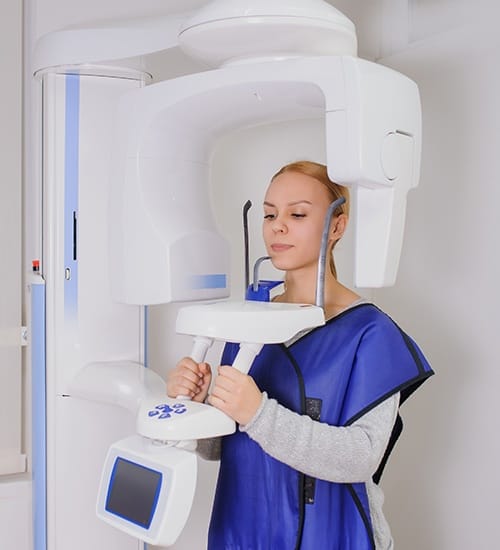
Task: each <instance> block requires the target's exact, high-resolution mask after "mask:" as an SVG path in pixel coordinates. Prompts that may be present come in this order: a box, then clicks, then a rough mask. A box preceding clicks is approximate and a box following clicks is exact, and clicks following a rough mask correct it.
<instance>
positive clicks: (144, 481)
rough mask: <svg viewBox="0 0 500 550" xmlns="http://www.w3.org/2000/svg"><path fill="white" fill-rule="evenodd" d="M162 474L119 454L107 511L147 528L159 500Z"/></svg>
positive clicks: (114, 468)
mask: <svg viewBox="0 0 500 550" xmlns="http://www.w3.org/2000/svg"><path fill="white" fill-rule="evenodd" d="M161 480H162V474H161V472H156V471H155V470H151V469H149V468H146V467H145V466H141V465H140V464H135V463H134V462H130V461H129V460H125V459H123V458H120V457H118V458H117V459H116V461H115V464H114V466H113V471H112V473H111V481H110V483H109V489H108V497H107V499H106V510H107V511H108V512H111V513H112V514H115V515H117V516H120V517H122V518H124V519H126V520H128V521H131V522H132V523H135V524H136V525H140V526H141V527H144V528H146V529H148V528H149V526H150V525H151V521H152V519H153V514H154V512H155V509H156V504H157V503H158V496H159V494H160V487H161Z"/></svg>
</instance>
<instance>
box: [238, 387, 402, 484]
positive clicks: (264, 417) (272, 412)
mask: <svg viewBox="0 0 500 550" xmlns="http://www.w3.org/2000/svg"><path fill="white" fill-rule="evenodd" d="M398 407H399V394H396V395H393V396H391V397H389V398H388V399H386V400H385V401H383V402H382V403H381V404H380V405H378V406H377V407H375V408H374V409H372V410H371V411H369V412H368V413H366V414H365V415H364V416H362V417H361V418H360V419H359V420H357V421H356V422H355V423H354V424H352V425H351V426H348V427H345V428H343V427H336V426H330V425H329V424H325V423H322V422H318V421H315V420H312V419H311V418H309V417H308V416H306V415H299V414H297V413H295V412H293V411H291V410H289V409H287V408H285V407H283V406H282V405H280V404H279V403H278V402H277V401H275V400H274V399H269V398H268V397H267V394H265V393H264V396H263V399H262V403H261V406H260V407H259V409H258V411H257V413H256V414H255V416H254V417H253V418H252V420H251V421H250V422H249V423H248V424H246V425H245V426H240V430H241V431H243V432H246V433H247V434H248V435H249V436H250V437H251V438H252V439H253V440H255V441H256V442H257V443H258V444H259V445H260V446H261V447H262V449H263V450H264V451H265V452H266V453H268V454H269V455H271V456H272V457H274V458H276V459H277V460H279V461H280V462H283V463H285V464H287V465H288V466H291V467H292V468H294V469H296V470H299V471H300V472H303V473H304V474H306V475H309V476H312V477H316V478H319V479H325V480H327V481H333V482H337V483H356V482H363V481H367V480H369V479H371V477H372V476H373V474H374V473H375V472H376V470H377V468H378V465H379V463H380V461H381V460H382V457H383V456H384V452H385V449H386V447H387V444H388V441H389V438H390V435H391V432H392V428H393V426H394V423H395V421H396V417H397V413H398Z"/></svg>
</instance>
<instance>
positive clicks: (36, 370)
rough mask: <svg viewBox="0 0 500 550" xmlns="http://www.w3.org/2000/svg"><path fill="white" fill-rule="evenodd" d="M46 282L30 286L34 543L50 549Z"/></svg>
mask: <svg viewBox="0 0 500 550" xmlns="http://www.w3.org/2000/svg"><path fill="white" fill-rule="evenodd" d="M45 357H46V355H45V284H43V282H42V281H41V282H40V284H32V285H31V372H32V375H31V377H32V385H33V388H36V391H34V392H33V397H32V400H33V401H32V446H33V450H32V455H33V546H34V550H46V549H47V450H46V433H47V427H46V392H45V388H46V377H45Z"/></svg>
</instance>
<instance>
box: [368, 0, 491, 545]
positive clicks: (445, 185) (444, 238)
mask: <svg viewBox="0 0 500 550" xmlns="http://www.w3.org/2000/svg"><path fill="white" fill-rule="evenodd" d="M487 15H488V17H489V18H491V20H492V21H496V20H498V19H497V18H498V15H499V10H498V8H496V9H493V10H491V11H489V12H487ZM401 24H404V21H401ZM421 30H422V33H423V34H425V32H424V31H425V29H423V28H422V29H421ZM499 48H500V42H499V41H497V40H495V39H494V37H493V35H492V33H491V32H490V31H489V30H488V29H487V26H486V24H482V25H480V26H479V27H473V26H470V27H465V28H456V29H454V31H453V32H451V33H449V32H442V33H441V32H438V31H436V29H435V28H433V32H432V37H431V38H430V39H428V40H423V41H422V40H420V41H415V42H413V44H409V45H408V46H407V47H405V48H403V49H402V51H400V52H399V53H398V54H397V55H394V56H392V57H388V58H385V59H382V62H383V63H386V64H388V65H390V66H392V67H394V68H396V69H398V70H400V71H401V72H404V73H406V74H408V75H409V76H410V77H411V78H413V79H414V80H415V81H416V82H417V83H418V85H419V88H420V92H421V96H422V104H423V127H424V135H423V160H422V176H421V184H420V187H419V188H418V189H417V190H416V191H414V192H412V193H411V194H410V197H409V202H408V206H409V208H408V219H407V231H406V240H405V245H404V249H403V255H402V259H401V268H400V273H399V277H398V282H397V284H396V286H395V287H394V288H391V289H386V290H384V291H380V292H377V293H376V298H377V300H378V302H379V304H381V305H382V307H384V308H385V309H386V310H388V311H389V312H390V313H391V314H392V315H393V316H394V317H395V318H396V319H397V320H398V321H400V323H401V324H402V325H403V327H404V328H406V329H407V330H408V331H409V332H410V334H412V335H414V336H415V338H416V339H417V341H418V342H419V343H420V344H421V346H422V347H423V349H424V350H425V352H426V353H427V355H428V357H429V359H430V361H431V363H432V365H433V366H434V368H435V371H436V373H437V375H436V376H435V377H434V378H433V379H431V381H429V382H428V383H427V384H426V386H425V387H424V388H423V389H422V390H421V391H420V392H419V395H418V396H417V397H416V398H415V399H414V401H411V402H409V403H408V406H407V407H405V411H404V418H405V420H406V433H403V437H402V441H401V443H400V445H399V446H398V448H397V450H396V452H395V454H394V456H393V458H392V460H391V462H390V465H389V467H388V470H387V475H386V476H385V479H384V480H383V485H384V488H385V490H386V502H387V504H386V511H387V514H388V517H389V520H390V523H391V525H392V528H393V531H394V535H395V538H396V548H404V549H405V550H417V549H418V550H420V549H422V548H425V549H428V550H469V549H471V548H474V549H480V550H490V549H492V548H496V547H497V546H498V542H497V523H498V520H497V511H498V498H497V496H498V492H499V490H500V476H499V475H498V464H499V463H500V444H499V441H498V437H497V430H496V427H497V424H498V417H499V414H500V407H499V400H498V397H497V393H498V392H497V388H498V385H499V383H500V374H499V370H498V356H497V345H496V342H497V339H498V332H499V329H500V323H499V321H498V306H499V305H500V300H499V294H498V281H499V280H500V260H499V257H498V247H499V241H498V238H499V237H498V235H499V234H500V217H499V215H498V205H499V204H500V187H499V186H498V173H499V171H500V156H499V154H498V150H499V148H500V110H499V108H498V98H499V97H500V73H499V71H498V69H497V68H498V51H499Z"/></svg>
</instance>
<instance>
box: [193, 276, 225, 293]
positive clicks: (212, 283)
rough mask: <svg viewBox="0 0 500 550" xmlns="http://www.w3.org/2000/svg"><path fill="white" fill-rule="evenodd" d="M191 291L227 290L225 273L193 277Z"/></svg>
mask: <svg viewBox="0 0 500 550" xmlns="http://www.w3.org/2000/svg"><path fill="white" fill-rule="evenodd" d="M190 287H191V289H193V290H201V289H204V288H226V287H227V277H226V274H225V273H221V274H215V275H192V276H191V285H190Z"/></svg>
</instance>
